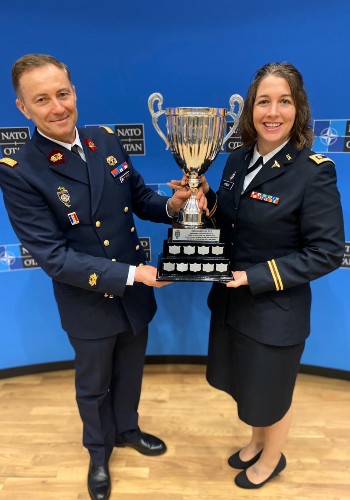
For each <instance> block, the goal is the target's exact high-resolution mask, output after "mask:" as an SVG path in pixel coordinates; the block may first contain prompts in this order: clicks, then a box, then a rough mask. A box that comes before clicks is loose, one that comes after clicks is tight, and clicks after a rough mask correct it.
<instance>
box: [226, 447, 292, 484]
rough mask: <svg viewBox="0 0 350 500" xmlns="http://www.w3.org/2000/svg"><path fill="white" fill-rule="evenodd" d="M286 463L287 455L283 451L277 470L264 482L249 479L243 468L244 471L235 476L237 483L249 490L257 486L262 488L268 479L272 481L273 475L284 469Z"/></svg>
mask: <svg viewBox="0 0 350 500" xmlns="http://www.w3.org/2000/svg"><path fill="white" fill-rule="evenodd" d="M286 465H287V460H286V457H285V456H284V455H283V453H281V458H280V459H279V462H278V464H277V465H276V468H275V470H274V471H273V472H272V474H271V475H270V476H269V477H268V478H267V479H265V481H263V482H262V483H258V484H255V483H252V482H251V481H249V479H248V476H247V473H246V471H245V470H242V472H240V473H239V474H238V475H237V476H236V477H235V483H236V484H237V486H239V487H240V488H245V489H247V490H255V489H257V488H261V487H262V486H263V485H264V484H266V483H267V482H268V481H270V479H272V478H273V477H275V476H277V474H279V473H280V472H281V471H283V469H284V468H285V467H286Z"/></svg>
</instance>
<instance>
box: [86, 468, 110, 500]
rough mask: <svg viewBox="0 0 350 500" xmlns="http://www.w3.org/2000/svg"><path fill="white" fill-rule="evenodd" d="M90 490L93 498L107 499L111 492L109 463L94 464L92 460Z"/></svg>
mask: <svg viewBox="0 0 350 500" xmlns="http://www.w3.org/2000/svg"><path fill="white" fill-rule="evenodd" d="M88 490H89V493H90V497H91V498H92V500H107V498H109V495H110V494H111V478H110V477H109V470H108V465H94V464H93V463H92V461H90V466H89V474H88Z"/></svg>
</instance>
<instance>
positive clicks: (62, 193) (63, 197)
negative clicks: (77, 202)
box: [57, 186, 70, 208]
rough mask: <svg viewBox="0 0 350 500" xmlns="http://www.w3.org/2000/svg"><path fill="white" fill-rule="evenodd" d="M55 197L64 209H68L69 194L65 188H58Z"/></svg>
mask: <svg viewBox="0 0 350 500" xmlns="http://www.w3.org/2000/svg"><path fill="white" fill-rule="evenodd" d="M57 196H58V199H59V200H60V201H61V202H62V203H63V204H64V205H66V207H68V208H69V207H70V194H69V193H68V191H67V189H66V188H65V187H61V186H60V187H58V188H57Z"/></svg>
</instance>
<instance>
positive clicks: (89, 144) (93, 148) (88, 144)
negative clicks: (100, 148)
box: [85, 138, 97, 151]
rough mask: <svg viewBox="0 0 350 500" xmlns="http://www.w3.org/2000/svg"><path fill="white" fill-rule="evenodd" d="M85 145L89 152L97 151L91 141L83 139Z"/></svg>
mask: <svg viewBox="0 0 350 500" xmlns="http://www.w3.org/2000/svg"><path fill="white" fill-rule="evenodd" d="M85 144H86V145H87V147H88V148H90V149H91V151H96V149H97V146H96V145H95V143H94V142H93V141H92V140H91V139H87V138H86V139H85Z"/></svg>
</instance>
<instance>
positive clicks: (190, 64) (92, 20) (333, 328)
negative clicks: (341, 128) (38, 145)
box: [0, 0, 350, 370]
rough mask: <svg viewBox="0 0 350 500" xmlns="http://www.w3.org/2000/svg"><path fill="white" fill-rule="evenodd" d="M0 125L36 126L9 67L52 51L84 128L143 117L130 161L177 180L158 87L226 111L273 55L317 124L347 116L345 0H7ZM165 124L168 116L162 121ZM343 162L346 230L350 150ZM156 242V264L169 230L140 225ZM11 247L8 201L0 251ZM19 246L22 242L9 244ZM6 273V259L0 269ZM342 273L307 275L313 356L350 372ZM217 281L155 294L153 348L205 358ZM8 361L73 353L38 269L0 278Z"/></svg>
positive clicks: (153, 179) (155, 177) (0, 222)
mask: <svg viewBox="0 0 350 500" xmlns="http://www.w3.org/2000/svg"><path fill="white" fill-rule="evenodd" d="M1 4H2V5H1V6H0V16H1V20H2V23H1V41H2V44H1V45H2V50H1V57H0V81H1V91H0V129H1V127H5V128H6V127H23V126H30V129H31V130H32V126H31V124H30V123H29V122H28V121H26V119H25V118H24V117H23V116H22V115H20V113H19V112H18V111H17V109H16V108H15V104H14V99H15V96H14V93H13V90H12V88H11V78H10V69H11V66H12V63H13V62H14V61H15V60H16V59H17V58H18V57H20V56H22V55H23V54H25V53H29V52H39V53H49V54H52V55H54V56H55V57H57V58H58V59H61V60H63V61H64V62H66V63H67V64H68V66H69V67H70V68H71V71H72V78H73V81H74V83H75V86H76V90H77V94H78V107H79V125H81V126H84V125H88V124H118V123H120V124H127V123H143V124H144V126H145V139H146V155H145V156H133V157H132V158H133V163H134V165H135V166H136V167H137V168H138V170H139V171H140V172H141V173H142V174H143V175H144V177H145V179H146V181H147V182H149V183H165V182H167V181H168V180H169V179H172V178H179V176H180V170H179V169H178V167H177V166H176V163H175V161H174V160H173V159H172V157H171V154H170V153H169V152H168V151H165V145H164V143H163V142H162V140H161V139H160V138H159V136H158V135H157V134H156V132H155V130H154V129H153V126H152V123H151V117H150V115H149V112H148V108H147V99H148V97H149V95H150V94H151V93H153V92H155V91H158V92H161V93H162V94H163V96H164V107H171V106H213V107H227V106H228V99H229V97H230V96H231V95H232V94H233V93H239V94H241V95H242V96H245V93H246V90H247V88H248V85H249V83H250V80H251V78H252V76H253V74H254V72H255V70H256V69H257V68H258V67H260V66H262V65H263V64H265V63H266V62H269V61H273V60H278V61H286V60H287V61H289V62H291V63H293V64H294V65H295V66H297V67H298V69H299V70H300V71H301V72H302V73H303V75H304V78H305V82H306V86H307V89H308V93H309V97H310V103H311V107H312V112H313V117H314V118H315V119H325V120H327V119H328V120H329V119H333V120H334V119H344V120H347V119H348V120H350V100H349V82H350V66H349V64H348V57H349V50H348V47H349V43H348V34H349V21H350V4H349V2H348V1H347V0H343V1H338V2H336V3H329V2H324V1H322V0H321V1H320V0H317V1H316V0H311V1H308V2H305V1H300V0H296V1H295V2H293V3H292V4H291V3H288V2H280V1H277V0H274V1H270V2H267V3H262V2H260V1H258V0H256V1H253V0H246V1H244V2H233V1H232V0H217V1H215V2H213V1H208V0H192V1H191V0H186V1H184V0H177V1H176V2H164V1H163V2H159V1H158V0H155V1H152V2H148V1H136V0H127V1H123V2H121V1H119V0H117V1H115V0H100V1H99V2H94V1H91V0H81V1H78V0H69V1H68V0H62V1H61V2H56V1H50V0H32V1H30V2H28V1H27V0H21V1H20V0H12V1H11V2H6V3H4V2H2V3H1ZM163 125H164V124H163ZM327 154H328V155H329V156H330V157H332V159H333V160H334V161H335V162H336V165H337V172H338V178H339V188H340V190H341V193H342V198H343V205H344V212H345V218H346V235H347V239H349V238H350V236H349V229H350V228H349V225H350V203H349V199H348V196H347V194H348V189H349V185H350V184H349V181H350V179H349V176H350V169H349V159H350V156H349V154H348V153H327ZM226 158H227V154H226V153H222V154H220V155H219V157H218V158H217V160H216V161H215V163H214V164H213V166H212V167H211V169H210V170H209V172H208V175H207V177H208V178H209V181H210V182H211V184H212V185H213V187H217V186H218V182H219V177H220V173H221V170H222V168H223V165H224V162H225V160H226ZM138 228H139V235H140V236H146V237H147V236H150V237H151V254H152V262H153V264H155V263H156V259H157V254H158V252H159V251H160V249H161V245H162V241H163V239H164V238H165V236H166V226H164V225H161V226H154V225H152V224H149V223H145V222H141V221H140V222H139V224H138ZM10 244H13V245H17V244H18V240H17V238H16V237H15V235H14V233H13V231H12V229H11V227H10V225H9V222H8V220H7V216H6V213H5V210H4V208H3V204H2V199H1V197H0V247H1V245H10ZM11 248H15V247H11ZM5 268H6V266H5V264H4V262H1V256H0V271H1V270H3V271H4V269H5ZM348 273H349V271H348V270H347V269H340V270H338V271H336V272H335V273H333V274H332V275H329V276H326V277H324V278H322V279H320V280H318V281H317V282H315V283H313V297H314V300H313V314H312V335H311V338H310V339H309V341H308V343H307V348H306V351H305V354H304V357H303V362H304V363H305V364H311V365H317V366H324V367H330V368H337V369H341V370H350V361H349V360H350V335H349V332H350V315H349V312H348V307H347V301H346V296H347V283H348V277H349V276H350V275H349V274H348ZM208 290H209V285H208V284H204V283H197V284H193V283H192V284H191V283H176V284H173V285H170V286H168V287H164V288H163V289H160V290H157V291H156V294H157V299H158V305H159V310H158V315H157V317H156V319H155V320H154V321H153V322H152V325H151V336H150V342H149V346H148V354H170V355H172V354H191V355H194V354H198V355H204V354H206V349H207V338H208V323H209V313H208V309H207V307H206V296H207V293H208ZM0 304H1V336H0V369H4V368H9V367H15V366H22V365H28V364H35V363H45V362H50V361H62V360H67V359H72V356H73V353H72V350H71V348H70V346H69V345H68V341H67V339H66V336H65V333H64V332H63V331H62V330H61V327H60V322H59V317H58V314H57V310H56V305H55V303H54V299H53V294H52V290H51V283H50V280H49V278H48V277H47V276H45V275H44V273H43V272H42V271H41V270H40V269H33V270H26V271H11V272H0Z"/></svg>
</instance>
